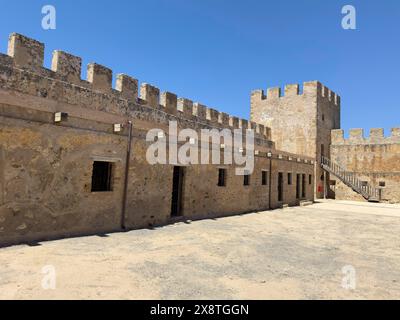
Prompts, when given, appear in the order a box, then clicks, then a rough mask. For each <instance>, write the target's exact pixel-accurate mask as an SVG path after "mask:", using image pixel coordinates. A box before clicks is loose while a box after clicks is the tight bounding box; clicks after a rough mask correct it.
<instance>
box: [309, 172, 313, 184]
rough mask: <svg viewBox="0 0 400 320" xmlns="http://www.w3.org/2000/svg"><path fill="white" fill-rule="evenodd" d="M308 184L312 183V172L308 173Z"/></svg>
mask: <svg viewBox="0 0 400 320" xmlns="http://www.w3.org/2000/svg"><path fill="white" fill-rule="evenodd" d="M308 184H312V175H311V174H309V175H308Z"/></svg>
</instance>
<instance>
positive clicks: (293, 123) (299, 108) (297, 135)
mask: <svg viewBox="0 0 400 320" xmlns="http://www.w3.org/2000/svg"><path fill="white" fill-rule="evenodd" d="M300 89H301V88H300V86H299V85H298V84H292V85H286V86H285V90H284V93H283V94H282V92H281V88H279V87H278V88H270V89H268V90H267V94H265V93H264V91H263V90H255V91H253V92H252V94H251V115H250V117H251V121H254V122H257V123H260V124H263V125H265V126H267V127H270V128H271V133H272V141H274V142H275V144H276V148H277V149H278V150H283V151H287V152H291V153H296V154H300V155H305V156H309V157H312V158H314V159H315V179H316V181H315V195H316V198H322V197H323V188H324V185H323V170H322V168H321V167H320V163H321V156H326V157H329V156H330V145H331V130H333V129H339V128H340V97H339V96H338V95H337V94H336V93H334V92H333V91H331V90H329V89H328V88H327V87H325V86H324V85H322V84H321V83H320V82H318V81H311V82H305V83H304V84H303V88H302V90H300Z"/></svg>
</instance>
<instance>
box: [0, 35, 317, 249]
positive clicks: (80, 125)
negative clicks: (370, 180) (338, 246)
mask: <svg viewBox="0 0 400 320" xmlns="http://www.w3.org/2000/svg"><path fill="white" fill-rule="evenodd" d="M43 57H44V45H43V44H42V43H39V42H37V41H35V40H32V39H29V38H26V37H24V36H22V35H19V34H12V35H11V36H10V40H9V48H8V55H4V54H0V244H1V245H4V244H12V243H20V242H27V241H37V240H42V239H53V238H59V237H66V236H75V235H85V234H95V233H102V232H112V231H119V230H122V228H125V229H134V228H145V227H149V226H155V225H162V224H166V223H168V222H170V221H175V220H174V219H176V218H172V217H171V207H172V204H171V203H172V194H173V181H174V178H173V177H174V167H176V166H174V165H150V164H149V163H148V162H147V160H146V150H147V148H148V146H149V143H147V142H146V140H145V136H146V133H147V132H148V130H149V129H153V128H159V129H163V130H164V131H166V132H168V124H169V121H172V120H175V121H177V123H178V128H180V129H183V128H192V129H195V130H197V131H199V130H200V129H202V128H220V129H222V128H229V129H235V128H241V129H242V130H243V131H244V130H247V129H253V130H255V132H256V134H255V135H256V141H255V144H256V155H255V170H254V172H253V173H252V175H251V176H250V180H249V185H248V186H245V185H244V177H243V176H237V175H235V167H234V166H232V165H220V166H217V165H190V166H183V177H182V180H181V181H182V185H181V189H182V192H181V200H180V204H181V205H180V207H181V210H180V212H179V215H180V216H182V217H183V218H187V219H197V218H207V217H216V216H223V215H231V214H238V213H244V212H250V211H260V210H267V209H272V208H277V207H280V206H282V205H284V204H289V205H298V204H299V203H300V201H302V200H313V197H314V192H313V191H314V159H313V158H311V157H305V156H299V155H295V154H292V153H287V152H281V151H277V150H276V149H275V144H274V143H273V142H272V141H271V131H270V129H269V128H268V127H265V126H264V125H262V124H257V123H255V122H250V121H247V120H244V119H238V118H236V117H233V116H229V115H228V114H225V113H220V112H218V111H216V110H213V109H210V108H207V107H206V106H203V105H201V104H199V103H193V102H192V101H190V100H188V99H183V98H177V96H176V95H175V94H173V93H168V92H165V93H162V94H160V91H159V89H158V88H155V87H154V86H151V85H149V84H146V83H142V84H141V85H140V86H139V83H138V81H137V80H136V79H133V78H131V77H129V76H127V75H123V74H120V75H117V77H116V86H115V89H114V88H112V71H111V70H110V69H108V68H106V67H104V66H101V65H98V64H95V63H92V64H89V65H88V70H87V80H82V79H81V77H80V74H81V59H80V58H79V57H75V56H73V55H71V54H68V53H65V52H63V51H55V52H54V54H53V61H52V66H51V70H49V69H46V68H44V67H43V60H44V59H43ZM139 93H140V95H139ZM59 112H62V113H63V114H64V116H65V118H63V119H62V121H61V122H58V123H55V122H54V119H55V118H54V117H55V113H59ZM128 121H132V122H133V139H132V144H131V151H132V152H131V157H130V158H129V164H128V166H126V154H127V147H128V126H127V125H126V124H127V123H128ZM114 124H125V126H124V127H123V130H122V131H121V132H114V130H113V129H114ZM96 164H97V165H98V164H101V166H100V167H102V168H104V167H103V164H107V168H108V169H107V170H108V171H107V174H108V178H109V180H107V181H108V182H107V183H109V191H108V192H93V191H92V190H93V183H92V182H93V181H94V180H93V175H94V173H93V172H94V171H95V170H97V169H95V166H96ZM127 167H128V185H127V201H126V211H125V214H124V215H123V216H122V203H123V193H124V192H123V191H124V178H125V170H126V168H127ZM220 169H225V171H224V172H225V186H218V185H217V184H218V178H219V172H220ZM103 170H104V169H103ZM175 170H176V169H175ZM263 171H264V172H265V173H262V172H263ZM279 177H281V178H282V182H283V185H282V199H278V179H279ZM297 177H298V178H297ZM265 180H266V181H265ZM289 180H291V184H289V183H288V182H289ZM296 182H299V184H296ZM296 191H297V192H296Z"/></svg>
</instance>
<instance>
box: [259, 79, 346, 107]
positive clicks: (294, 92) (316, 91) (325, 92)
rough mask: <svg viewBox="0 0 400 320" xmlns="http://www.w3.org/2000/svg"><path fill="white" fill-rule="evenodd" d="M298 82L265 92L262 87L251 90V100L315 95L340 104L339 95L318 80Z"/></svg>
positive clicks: (334, 103) (337, 104)
mask: <svg viewBox="0 0 400 320" xmlns="http://www.w3.org/2000/svg"><path fill="white" fill-rule="evenodd" d="M302 89H303V90H302V92H301V86H300V85H299V84H288V85H286V86H285V87H284V90H281V88H280V87H274V88H268V89H267V91H266V92H267V93H265V91H264V90H262V89H257V90H254V91H252V92H251V102H252V104H253V102H257V101H260V100H268V99H270V100H274V99H285V98H288V97H294V96H316V95H318V96H319V97H321V98H324V99H327V100H328V101H331V102H332V104H333V105H336V106H340V96H339V95H338V94H336V93H335V92H333V91H332V90H330V89H329V88H327V87H325V86H324V85H323V84H321V83H320V82H319V81H309V82H304V83H303V86H302Z"/></svg>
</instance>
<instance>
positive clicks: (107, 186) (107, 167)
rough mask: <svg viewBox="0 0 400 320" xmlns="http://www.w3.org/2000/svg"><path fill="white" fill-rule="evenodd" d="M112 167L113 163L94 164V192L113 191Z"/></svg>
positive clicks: (100, 162)
mask: <svg viewBox="0 0 400 320" xmlns="http://www.w3.org/2000/svg"><path fill="white" fill-rule="evenodd" d="M112 167H113V164H112V163H111V162H105V161H95V162H93V172H92V192H107V191H112V184H111V180H112Z"/></svg>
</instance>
